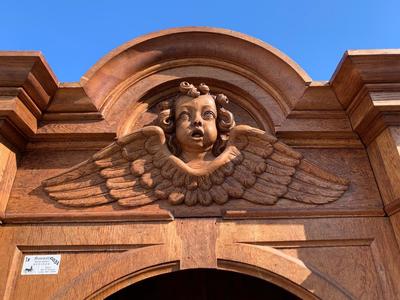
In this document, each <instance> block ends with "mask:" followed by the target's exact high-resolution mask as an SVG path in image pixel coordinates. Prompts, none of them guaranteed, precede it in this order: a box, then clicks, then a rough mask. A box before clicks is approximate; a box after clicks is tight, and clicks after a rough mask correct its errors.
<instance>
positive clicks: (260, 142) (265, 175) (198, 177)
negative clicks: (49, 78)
mask: <svg viewBox="0 0 400 300" xmlns="http://www.w3.org/2000/svg"><path fill="white" fill-rule="evenodd" d="M42 184H43V187H44V189H45V191H46V192H47V193H48V195H49V197H50V198H52V199H54V200H56V201H57V202H59V203H61V204H64V205H68V206H79V207H84V206H93V205H100V204H104V203H109V202H114V201H118V204H120V205H122V206H140V205H145V204H149V203H151V202H153V201H156V200H159V199H168V201H169V202H170V203H171V204H181V203H185V204H186V205H190V206H191V205H196V204H201V205H210V204H212V203H213V202H215V203H218V204H223V203H225V202H227V201H228V200H229V199H230V198H242V199H245V200H248V201H251V202H254V203H258V204H274V203H275V202H276V201H278V199H279V198H286V199H290V200H295V201H300V202H304V203H314V204H322V203H328V202H332V201H335V200H337V199H338V198H339V197H340V196H341V195H342V194H343V193H344V192H345V191H346V190H347V188H348V182H347V181H346V180H344V179H342V178H339V177H337V176H335V175H333V174H330V173H328V172H326V171H324V170H322V169H321V168H319V167H317V166H315V165H313V164H311V163H309V162H307V161H305V160H304V159H303V158H302V155H301V154H300V153H299V152H296V151H294V150H293V149H291V148H290V147H288V146H287V145H285V144H283V143H281V142H279V141H278V140H277V139H276V138H275V137H273V136H272V135H269V134H267V133H265V132H264V131H261V130H259V129H255V128H252V127H249V126H244V125H241V126H236V127H235V128H234V129H233V130H232V131H231V137H230V141H229V143H228V145H227V147H226V149H225V151H224V152H223V153H222V154H221V155H220V156H218V157H217V158H216V159H215V160H214V161H212V162H211V163H210V164H208V165H207V166H206V167H204V168H201V169H194V168H191V167H189V166H188V165H187V164H186V163H184V162H183V161H182V160H180V159H179V158H177V157H175V156H174V155H172V154H171V153H170V151H169V150H168V148H167V146H166V144H165V136H164V133H163V131H162V129H161V128H159V127H157V126H148V127H145V128H143V129H141V130H139V131H136V132H134V133H132V134H130V135H127V136H125V137H122V138H120V139H118V140H117V141H116V142H114V143H113V144H111V145H110V146H108V147H106V148H104V149H103V150H100V151H99V152H97V153H96V154H94V155H93V156H92V157H91V158H90V159H88V160H87V161H84V162H82V163H81V164H79V165H77V166H75V167H73V168H72V169H70V170H68V171H66V172H64V173H62V174H60V175H58V176H56V177H53V178H50V179H48V180H46V181H44V182H43V183H42Z"/></svg>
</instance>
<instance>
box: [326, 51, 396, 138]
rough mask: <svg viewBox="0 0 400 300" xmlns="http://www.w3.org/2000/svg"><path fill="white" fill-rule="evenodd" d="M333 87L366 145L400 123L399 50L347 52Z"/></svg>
mask: <svg viewBox="0 0 400 300" xmlns="http://www.w3.org/2000/svg"><path fill="white" fill-rule="evenodd" d="M331 86H332V88H333V90H334V92H335V93H336V96H337V98H338V100H339V102H340V103H341V104H342V106H343V108H344V109H345V110H346V112H347V114H348V116H349V119H350V121H351V124H352V127H353V129H354V130H355V131H356V132H357V133H358V134H359V135H360V137H361V139H362V140H363V142H364V143H365V144H366V145H368V144H370V143H371V142H372V141H373V140H374V139H375V138H376V137H377V136H378V135H379V134H380V133H381V132H382V131H383V130H384V129H385V128H387V127H389V126H395V125H400V50H398V49H393V50H392V49H390V50H351V51H347V52H346V53H345V55H344V57H343V59H342V61H341V63H340V64H339V66H338V68H337V70H336V72H335V74H334V75H333V77H332V80H331Z"/></svg>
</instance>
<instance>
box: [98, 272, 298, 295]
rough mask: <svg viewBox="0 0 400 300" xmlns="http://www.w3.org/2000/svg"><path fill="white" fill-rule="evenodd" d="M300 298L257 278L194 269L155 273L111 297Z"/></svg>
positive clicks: (234, 273) (233, 273)
mask: <svg viewBox="0 0 400 300" xmlns="http://www.w3.org/2000/svg"><path fill="white" fill-rule="evenodd" d="M132 297H136V298H137V299H161V298H162V299H164V300H168V299H174V300H180V299H182V300H183V299H193V300H205V299H207V300H208V299H218V300H224V299H229V300H236V299H284V300H294V299H300V298H299V297H297V296H295V295H294V294H292V293H290V292H288V291H286V290H285V289H283V288H281V287H279V286H276V285H274V284H272V283H269V282H267V281H265V280H262V279H260V278H257V277H253V276H249V275H245V274H241V273H236V272H231V271H223V270H216V269H190V270H183V271H177V272H172V273H167V274H162V275H158V276H154V277H151V278H148V279H145V280H143V281H139V282H137V283H135V284H132V285H130V286H127V287H125V288H123V289H121V290H119V291H117V292H116V293H114V294H112V295H110V296H108V297H107V298H106V299H107V300H119V299H131V298H132Z"/></svg>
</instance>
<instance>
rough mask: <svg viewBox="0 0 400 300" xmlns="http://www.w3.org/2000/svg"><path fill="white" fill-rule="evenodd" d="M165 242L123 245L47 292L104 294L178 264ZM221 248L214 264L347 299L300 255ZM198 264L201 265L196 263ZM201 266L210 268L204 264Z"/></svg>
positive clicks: (306, 292) (310, 295) (304, 293)
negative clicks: (93, 266)
mask: <svg viewBox="0 0 400 300" xmlns="http://www.w3.org/2000/svg"><path fill="white" fill-rule="evenodd" d="M172 248H173V247H168V246H166V245H155V246H148V247H145V248H142V249H138V250H135V251H127V252H125V253H123V254H121V255H120V256H119V257H118V259H115V258H113V259H110V260H108V261H107V262H103V263H102V264H101V267H99V268H96V269H95V270H93V269H92V270H90V271H88V272H85V273H82V274H80V275H79V276H77V277H75V278H73V279H72V280H71V281H70V282H69V284H65V285H63V286H62V287H61V288H60V289H59V290H57V291H55V293H54V294H53V295H52V297H53V298H55V299H74V298H76V297H82V295H85V297H84V298H85V299H104V298H105V297H107V296H109V295H111V294H113V293H115V292H117V291H118V290H121V289H123V288H125V287H127V286H129V285H131V284H134V283H137V282H139V281H142V280H144V279H147V278H150V277H153V276H157V275H161V274H166V273H169V272H175V271H178V270H181V269H182V268H181V266H180V262H181V257H179V255H177V254H176V251H175V250H174V249H172ZM224 249H225V250H224V251H220V252H221V253H219V255H218V257H217V261H216V266H215V268H216V269H220V270H226V271H233V272H238V273H241V274H245V275H249V276H253V277H257V278H260V279H263V280H265V281H268V282H270V283H273V284H275V285H277V286H279V287H281V288H283V289H285V290H287V291H289V292H291V293H293V294H294V295H296V296H298V297H300V298H301V299H324V297H325V296H326V295H329V296H330V297H331V296H332V299H352V296H351V295H350V294H349V293H348V292H347V291H346V290H345V289H344V288H342V287H341V286H340V285H338V284H337V283H335V282H334V281H333V280H331V279H330V278H329V276H326V275H324V274H322V273H320V272H319V271H318V270H315V269H313V268H310V267H308V266H306V265H305V264H304V263H303V262H302V261H300V260H299V259H295V258H293V257H289V256H287V255H285V254H284V253H283V252H281V251H279V250H275V249H261V248H259V247H253V246H249V245H239V244H232V245H229V246H225V247H224ZM198 267H199V268H203V266H198ZM204 268H210V267H209V266H207V265H204Z"/></svg>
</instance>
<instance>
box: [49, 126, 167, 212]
mask: <svg viewBox="0 0 400 300" xmlns="http://www.w3.org/2000/svg"><path fill="white" fill-rule="evenodd" d="M164 143H165V136H164V132H163V131H162V129H161V128H160V127H157V126H148V127H145V128H143V129H141V130H139V131H136V132H134V133H132V134H130V135H127V136H124V137H122V138H119V139H118V140H117V141H116V142H114V143H112V144H111V145H109V146H107V147H106V148H104V149H103V150H100V151H99V152H97V153H96V154H94V155H93V156H92V157H91V158H90V159H88V160H87V161H84V162H82V163H80V164H78V165H76V166H75V167H73V168H72V169H70V170H68V171H66V172H64V173H62V174H60V175H58V176H55V177H53V178H50V179H48V180H46V181H44V182H43V183H42V185H43V187H44V190H45V191H46V192H47V193H48V195H49V197H50V198H52V199H54V200H56V201H57V202H59V203H61V204H64V205H68V206H79V207H82V206H94V205H99V204H104V203H109V202H113V201H118V202H119V204H121V205H126V206H139V205H144V204H148V203H151V202H153V201H155V200H157V199H158V197H156V191H157V190H159V189H160V190H164V189H165V188H166V186H165V184H164V185H160V183H162V182H163V177H162V176H161V175H160V169H159V168H158V167H159V166H160V164H161V163H165V160H166V159H167V158H168V157H169V156H170V155H171V153H170V152H169V151H168V149H167V147H166V145H165V144H164Z"/></svg>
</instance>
